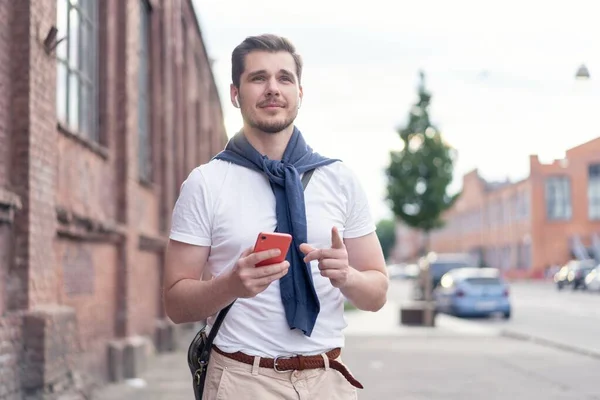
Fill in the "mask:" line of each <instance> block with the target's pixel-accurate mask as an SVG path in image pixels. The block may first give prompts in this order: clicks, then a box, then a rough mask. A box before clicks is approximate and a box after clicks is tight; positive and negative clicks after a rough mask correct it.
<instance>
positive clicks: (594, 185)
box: [588, 164, 600, 220]
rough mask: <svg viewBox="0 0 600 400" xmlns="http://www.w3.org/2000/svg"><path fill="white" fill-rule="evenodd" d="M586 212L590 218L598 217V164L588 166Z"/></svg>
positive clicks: (599, 176)
mask: <svg viewBox="0 0 600 400" xmlns="http://www.w3.org/2000/svg"><path fill="white" fill-rule="evenodd" d="M588 214H589V218H590V219H595V220H597V219H600V164H592V165H590V166H589V167H588Z"/></svg>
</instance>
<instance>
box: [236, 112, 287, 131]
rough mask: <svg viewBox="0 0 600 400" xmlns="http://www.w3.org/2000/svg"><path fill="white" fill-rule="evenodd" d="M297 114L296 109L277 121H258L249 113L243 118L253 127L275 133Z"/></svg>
mask: <svg viewBox="0 0 600 400" xmlns="http://www.w3.org/2000/svg"><path fill="white" fill-rule="evenodd" d="M297 115H298V111H296V112H294V113H293V114H292V115H289V114H288V115H286V116H285V118H284V119H283V120H277V121H260V120H258V119H256V118H253V117H254V116H252V115H249V116H248V117H244V120H245V121H246V123H247V124H248V125H249V126H250V127H252V128H254V129H257V130H259V131H261V132H265V133H268V134H271V135H275V134H277V133H279V132H281V131H283V130H284V129H286V128H287V127H289V126H290V125H291V124H293V123H294V120H295V119H296V116H297Z"/></svg>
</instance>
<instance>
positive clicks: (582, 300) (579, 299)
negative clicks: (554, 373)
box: [389, 281, 600, 359]
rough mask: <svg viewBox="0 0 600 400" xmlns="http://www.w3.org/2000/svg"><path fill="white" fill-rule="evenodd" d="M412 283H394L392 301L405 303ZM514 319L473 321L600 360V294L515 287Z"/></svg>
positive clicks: (549, 285) (525, 284)
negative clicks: (590, 355) (587, 354)
mask: <svg viewBox="0 0 600 400" xmlns="http://www.w3.org/2000/svg"><path fill="white" fill-rule="evenodd" d="M409 290H410V284H409V283H408V282H403V281H393V283H392V288H391V289H390V292H389V293H390V298H392V299H394V300H395V301H403V300H405V299H406V298H407V296H408V295H409ZM511 300H512V305H513V312H512V318H511V319H510V320H509V321H505V320H503V319H499V318H491V319H487V318H480V319H479V318H478V319H469V320H468V321H471V322H473V323H476V324H480V325H482V326H489V327H494V328H498V329H499V330H500V331H501V333H504V334H506V335H509V336H517V337H523V338H525V337H533V338H535V339H537V340H539V341H543V342H548V343H551V344H554V345H557V346H562V347H568V348H570V349H571V350H574V351H580V352H582V353H593V354H595V355H597V357H598V358H599V359H600V340H599V338H600V294H598V293H590V292H586V291H573V290H571V289H564V290H562V291H558V290H557V289H556V287H555V286H554V285H553V284H552V283H550V282H518V283H513V284H511Z"/></svg>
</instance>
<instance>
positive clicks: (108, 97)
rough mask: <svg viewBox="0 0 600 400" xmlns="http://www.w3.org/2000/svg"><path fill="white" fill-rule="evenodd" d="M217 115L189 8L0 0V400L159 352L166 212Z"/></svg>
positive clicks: (213, 143)
mask: <svg viewBox="0 0 600 400" xmlns="http://www.w3.org/2000/svg"><path fill="white" fill-rule="evenodd" d="M53 27H56V28H57V32H56V35H55V36H56V39H54V36H53V34H52V28H53ZM62 39H64V40H62ZM57 42H58V44H57ZM222 119H223V118H222V112H221V106H220V99H219V96H218V93H217V88H216V86H215V81H214V78H213V75H212V71H211V62H210V59H209V57H208V55H207V52H206V48H205V46H204V43H203V39H202V34H201V30H200V28H199V25H198V21H197V19H196V16H195V13H194V10H193V8H192V3H191V0H128V1H123V0H103V1H91V0H86V1H81V0H80V1H76V0H35V1H34V0H19V1H0V277H1V279H0V400H7V399H11V400H12V399H14V400H16V399H24V398H28V399H29V398H31V399H37V398H39V399H55V398H56V399H58V398H63V396H66V395H73V394H77V393H81V391H83V392H86V391H88V390H89V388H90V384H91V383H93V382H96V383H102V382H105V381H106V380H108V379H113V380H118V379H121V378H123V377H128V376H132V375H135V374H136V373H137V370H138V367H139V361H140V360H143V356H144V354H146V350H147V348H146V344H147V343H156V344H157V345H158V346H157V347H155V348H158V350H162V349H164V344H165V343H167V342H165V343H162V342H161V341H157V340H155V338H157V337H159V338H160V337H163V336H161V335H159V333H165V332H169V330H168V327H169V326H171V325H170V324H169V322H168V321H167V320H166V318H165V315H164V312H163V308H162V304H161V271H162V265H163V252H164V247H165V244H166V241H167V236H168V227H169V225H170V213H171V210H172V207H173V205H174V202H175V200H176V196H177V194H178V191H179V187H180V185H181V182H182V181H183V180H184V179H185V177H186V176H187V174H188V173H189V171H191V169H193V168H194V167H195V166H196V165H198V164H200V163H202V162H206V161H208V160H209V159H210V157H211V156H212V155H214V154H215V153H216V152H218V151H219V150H221V149H222V148H223V146H224V144H225V142H226V140H227V136H226V133H225V129H224V126H223V121H222ZM167 344H168V343H167ZM153 347H154V346H149V348H150V349H152V348H153ZM140 349H142V351H141V352H140ZM80 396H81V394H80ZM69 398H82V397H69Z"/></svg>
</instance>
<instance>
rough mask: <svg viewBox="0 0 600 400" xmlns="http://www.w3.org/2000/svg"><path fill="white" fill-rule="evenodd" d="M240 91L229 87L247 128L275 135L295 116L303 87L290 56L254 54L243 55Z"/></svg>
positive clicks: (283, 53) (278, 53) (287, 54)
mask: <svg viewBox="0 0 600 400" xmlns="http://www.w3.org/2000/svg"><path fill="white" fill-rule="evenodd" d="M244 67H245V68H244V72H243V73H242V76H241V79H240V87H239V89H237V88H235V87H234V86H233V85H232V89H231V94H232V100H233V98H235V95H236V94H238V96H239V103H240V107H241V112H242V117H243V118H244V121H245V122H246V124H248V125H249V126H250V127H252V128H255V129H258V130H260V131H263V132H266V133H272V134H274V133H278V132H281V131H282V130H284V129H285V128H287V127H289V126H290V125H291V124H292V123H293V122H294V120H295V119H296V116H297V115H298V105H299V99H300V98H301V97H302V88H301V87H300V86H299V83H298V76H297V75H296V64H295V62H294V58H293V57H292V55H291V54H290V53H287V52H277V53H269V52H265V51H253V52H251V53H250V54H248V55H247V56H246V59H245V65H244Z"/></svg>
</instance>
